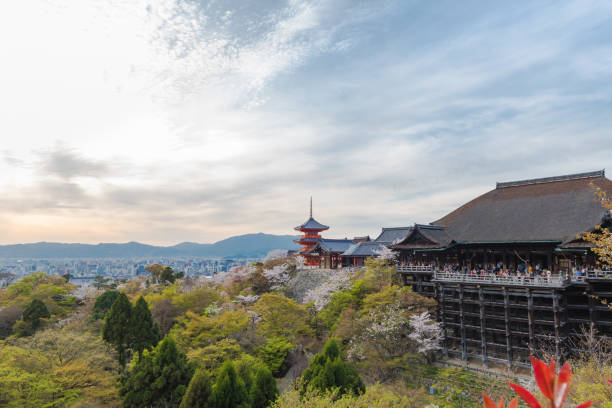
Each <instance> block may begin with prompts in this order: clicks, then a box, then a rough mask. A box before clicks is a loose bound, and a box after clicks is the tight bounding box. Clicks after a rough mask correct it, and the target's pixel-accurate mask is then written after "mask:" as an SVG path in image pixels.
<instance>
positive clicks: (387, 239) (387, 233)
mask: <svg viewBox="0 0 612 408" xmlns="http://www.w3.org/2000/svg"><path fill="white" fill-rule="evenodd" d="M412 228H413V227H393V228H384V227H383V229H382V232H381V233H380V235H379V236H378V238H376V239H375V240H374V242H378V243H383V244H393V243H396V242H399V241H403V240H404V239H405V238H406V237H407V236H408V234H410V232H411V231H412Z"/></svg>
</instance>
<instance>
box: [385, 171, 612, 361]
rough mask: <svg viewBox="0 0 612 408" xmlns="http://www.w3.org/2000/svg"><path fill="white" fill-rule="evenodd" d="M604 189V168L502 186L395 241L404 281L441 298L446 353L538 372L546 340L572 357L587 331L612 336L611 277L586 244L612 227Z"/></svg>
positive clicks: (560, 354)
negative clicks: (532, 364) (533, 365)
mask: <svg viewBox="0 0 612 408" xmlns="http://www.w3.org/2000/svg"><path fill="white" fill-rule="evenodd" d="M595 187H599V188H601V189H602V190H603V191H604V192H606V193H607V194H608V196H610V195H612V181H610V180H608V179H607V178H605V172H604V171H603V170H601V171H596V172H590V173H581V174H573V175H567V176H558V177H550V178H542V179H532V180H522V181H515V182H504V183H497V185H496V187H495V189H493V190H491V191H489V192H487V193H485V194H483V195H481V196H480V197H477V198H475V199H474V200H472V201H470V202H468V203H467V204H465V205H463V206H461V207H459V208H458V209H456V210H454V211H452V212H451V213H449V214H448V215H446V216H444V217H442V218H440V219H439V220H437V221H434V222H432V223H431V224H427V225H424V224H416V225H414V226H413V227H412V229H411V231H410V233H409V234H408V235H406V236H405V237H404V238H403V239H401V240H400V241H396V242H395V243H393V244H391V245H390V248H392V249H394V250H395V251H397V252H398V253H399V259H398V267H397V270H398V272H399V273H400V274H401V276H402V277H403V279H404V282H405V283H406V284H408V285H411V286H412V287H413V288H414V289H415V290H416V291H417V292H420V293H422V294H425V295H428V296H432V297H435V298H436V299H437V301H438V305H439V309H438V311H439V315H438V318H439V320H440V322H441V324H442V328H443V334H444V341H443V352H444V354H445V355H447V356H449V355H450V356H456V357H459V358H461V359H462V360H464V361H466V362H467V361H470V360H474V359H477V360H480V361H481V362H483V363H484V364H485V365H488V364H492V363H503V364H505V365H507V366H510V367H515V366H524V367H529V354H530V353H532V352H534V350H538V349H540V348H541V346H542V345H543V344H544V343H546V344H547V345H548V346H550V347H552V350H553V351H554V353H555V355H556V356H557V358H558V359H565V358H566V357H568V355H569V354H570V353H571V352H572V350H573V347H572V345H575V344H576V340H577V339H580V336H582V335H583V334H582V331H583V329H586V330H591V329H593V330H595V331H596V332H597V334H598V335H602V336H607V338H608V340H612V310H611V309H610V308H609V307H608V306H607V303H610V302H612V271H609V270H602V267H601V266H599V265H597V261H596V259H595V257H594V255H593V253H592V252H591V251H590V249H589V247H590V244H588V243H587V242H584V241H582V240H581V239H580V238H579V235H580V234H581V233H582V232H585V231H593V230H594V228H595V226H597V225H601V226H604V227H609V226H610V225H611V218H610V213H609V211H608V210H607V209H605V208H604V207H602V206H601V205H600V203H599V202H598V201H597V200H596V199H595V198H596V197H595ZM606 302H607V303H606Z"/></svg>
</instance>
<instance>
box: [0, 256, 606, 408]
mask: <svg viewBox="0 0 612 408" xmlns="http://www.w3.org/2000/svg"><path fill="white" fill-rule="evenodd" d="M147 272H148V274H147V275H143V276H138V277H135V278H133V279H131V280H129V281H126V282H121V283H119V284H109V283H108V282H104V281H103V280H100V281H99V282H98V283H97V284H96V287H95V288H93V287H85V288H79V287H77V286H75V285H73V284H71V283H70V277H69V276H65V277H61V276H54V275H53V276H52V275H46V274H44V273H40V272H35V273H32V274H30V275H28V276H25V277H23V278H21V279H20V280H18V281H16V282H14V283H12V284H11V285H9V286H8V287H7V288H5V289H2V290H1V291H0V339H1V340H0V406H2V407H120V406H121V407H182V408H188V407H211V408H213V407H244V408H247V407H253V408H260V407H262V408H263V407H274V408H299V407H304V408H306V407H313V408H314V407H432V408H433V407H440V408H442V407H481V406H483V403H484V404H493V405H485V406H487V407H489V406H492V407H500V406H501V407H503V402H502V403H501V405H500V404H497V403H494V402H492V400H491V399H490V398H489V396H491V398H492V399H493V400H499V399H500V398H503V399H505V400H506V401H510V400H512V398H514V396H515V395H516V393H515V389H513V388H511V387H509V386H508V385H507V384H506V382H507V381H509V380H511V381H519V382H520V383H521V384H522V386H524V387H526V388H528V389H531V390H534V389H535V384H534V382H533V381H530V380H529V378H527V379H526V378H522V379H520V378H518V377H517V378H507V377H505V376H503V375H499V376H491V375H487V374H484V373H482V374H478V373H476V372H474V371H468V370H466V369H464V368H462V367H456V366H452V365H449V364H446V363H445V362H444V361H442V359H441V355H440V352H439V350H440V341H441V329H440V327H439V324H438V323H437V322H436V316H435V313H436V304H435V301H434V300H432V299H430V298H426V297H423V296H420V295H419V294H417V293H414V292H413V291H412V290H411V289H410V288H409V287H404V286H402V285H401V284H400V282H399V280H398V275H397V273H396V271H395V266H394V265H393V264H392V263H390V262H389V261H388V260H386V259H368V260H367V262H366V265H365V267H364V268H361V269H350V270H349V269H347V270H333V271H326V270H312V269H303V268H301V265H300V263H299V262H298V261H297V260H296V259H295V258H286V257H279V258H273V257H270V259H266V260H265V261H263V262H256V263H253V264H251V265H249V266H244V267H239V268H235V269H233V270H231V271H230V272H228V273H223V274H218V275H215V276H213V277H212V278H210V277H198V278H192V277H186V276H184V274H182V273H180V272H176V271H174V270H172V269H171V268H169V267H165V266H163V265H157V264H156V265H151V266H149V267H148V268H147ZM606 346H607V345H606V344H605V343H602V342H601V341H598V342H594V343H592V344H590V346H589V347H588V348H585V352H584V353H583V355H581V356H580V358H577V359H575V360H572V361H571V362H570V364H571V372H570V376H569V377H568V375H567V373H566V374H565V377H563V378H561V375H562V373H564V372H565V371H563V370H567V369H565V368H564V369H562V370H561V371H560V372H559V376H560V377H559V378H561V379H559V380H555V381H556V382H554V384H557V385H563V384H566V385H569V382H570V377H571V386H569V387H566V388H564V391H563V393H565V392H567V399H566V406H576V404H579V403H582V402H584V401H587V400H591V401H592V403H593V405H592V406H595V407H611V406H612V403H611V402H610V401H612V386H611V385H610V384H608V381H607V380H608V379H610V378H612V362H611V361H610V353H609V350H607V348H606ZM537 361H539V360H535V359H534V370H535V371H536V374H537V370H536V367H538V366H537V365H536V364H537ZM547 367H548V366H547ZM568 367H569V366H568ZM552 371H555V370H554V367H553V369H552ZM553 374H554V373H553ZM553 374H551V376H552V375H553ZM550 378H553V377H550ZM551 381H552V380H551ZM564 381H565V382H564ZM536 382H537V385H538V387H539V388H540V391H538V392H536V391H534V393H535V395H536V397H534V398H537V399H539V400H540V401H542V400H546V399H547V398H548V394H547V393H546V392H547V391H546V390H543V389H542V384H541V383H542V382H541V381H540V377H536ZM568 390H569V391H568ZM516 392H519V391H516ZM519 395H521V394H520V393H519ZM551 395H552V394H551ZM521 397H522V398H523V400H524V401H526V402H527V400H526V399H525V397H523V396H522V395H521ZM551 398H552V397H551ZM563 398H565V394H563ZM516 403H517V402H516V401H514V402H512V404H511V406H516V405H513V404H516ZM527 403H528V404H529V405H525V406H530V407H536V406H540V405H533V404H534V403H533V402H531V403H529V402H527ZM561 404H563V401H561ZM542 406H549V405H542ZM550 406H551V407H557V406H559V407H560V406H561V405H550ZM585 406H586V405H585Z"/></svg>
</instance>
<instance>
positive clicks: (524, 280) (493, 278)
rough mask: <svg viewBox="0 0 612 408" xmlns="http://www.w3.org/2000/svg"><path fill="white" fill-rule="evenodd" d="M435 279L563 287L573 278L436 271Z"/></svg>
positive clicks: (473, 282)
mask: <svg viewBox="0 0 612 408" xmlns="http://www.w3.org/2000/svg"><path fill="white" fill-rule="evenodd" d="M433 281H434V282H437V281H440V282H456V283H472V284H483V285H496V286H521V287H525V286H535V287H546V288H551V287H558V288H562V287H565V286H567V285H569V284H570V283H571V280H570V279H568V278H566V277H565V276H562V275H556V276H550V277H546V276H544V277H540V276H535V277H523V276H521V277H519V276H499V275H482V276H480V275H468V274H463V273H450V272H449V273H445V272H434V274H433Z"/></svg>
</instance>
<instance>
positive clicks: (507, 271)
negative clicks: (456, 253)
mask: <svg viewBox="0 0 612 408" xmlns="http://www.w3.org/2000/svg"><path fill="white" fill-rule="evenodd" d="M402 266H408V267H422V268H431V269H432V270H433V271H436V273H438V274H442V275H443V276H445V277H450V278H452V277H458V278H459V277H460V278H466V277H471V278H474V279H490V280H508V279H512V280H518V281H535V282H551V281H552V280H553V279H555V280H558V279H571V280H582V279H584V278H586V277H611V278H612V271H610V270H602V269H598V268H594V267H592V266H586V265H583V266H575V267H573V268H572V269H571V270H565V271H558V272H553V271H552V270H550V269H549V268H546V267H544V266H543V265H542V264H540V263H536V264H535V265H533V264H529V263H519V264H518V265H512V264H511V265H505V264H503V263H501V262H498V263H488V264H484V265H476V266H470V265H460V264H458V263H455V264H445V265H443V266H438V265H434V264H427V263H406V264H402Z"/></svg>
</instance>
